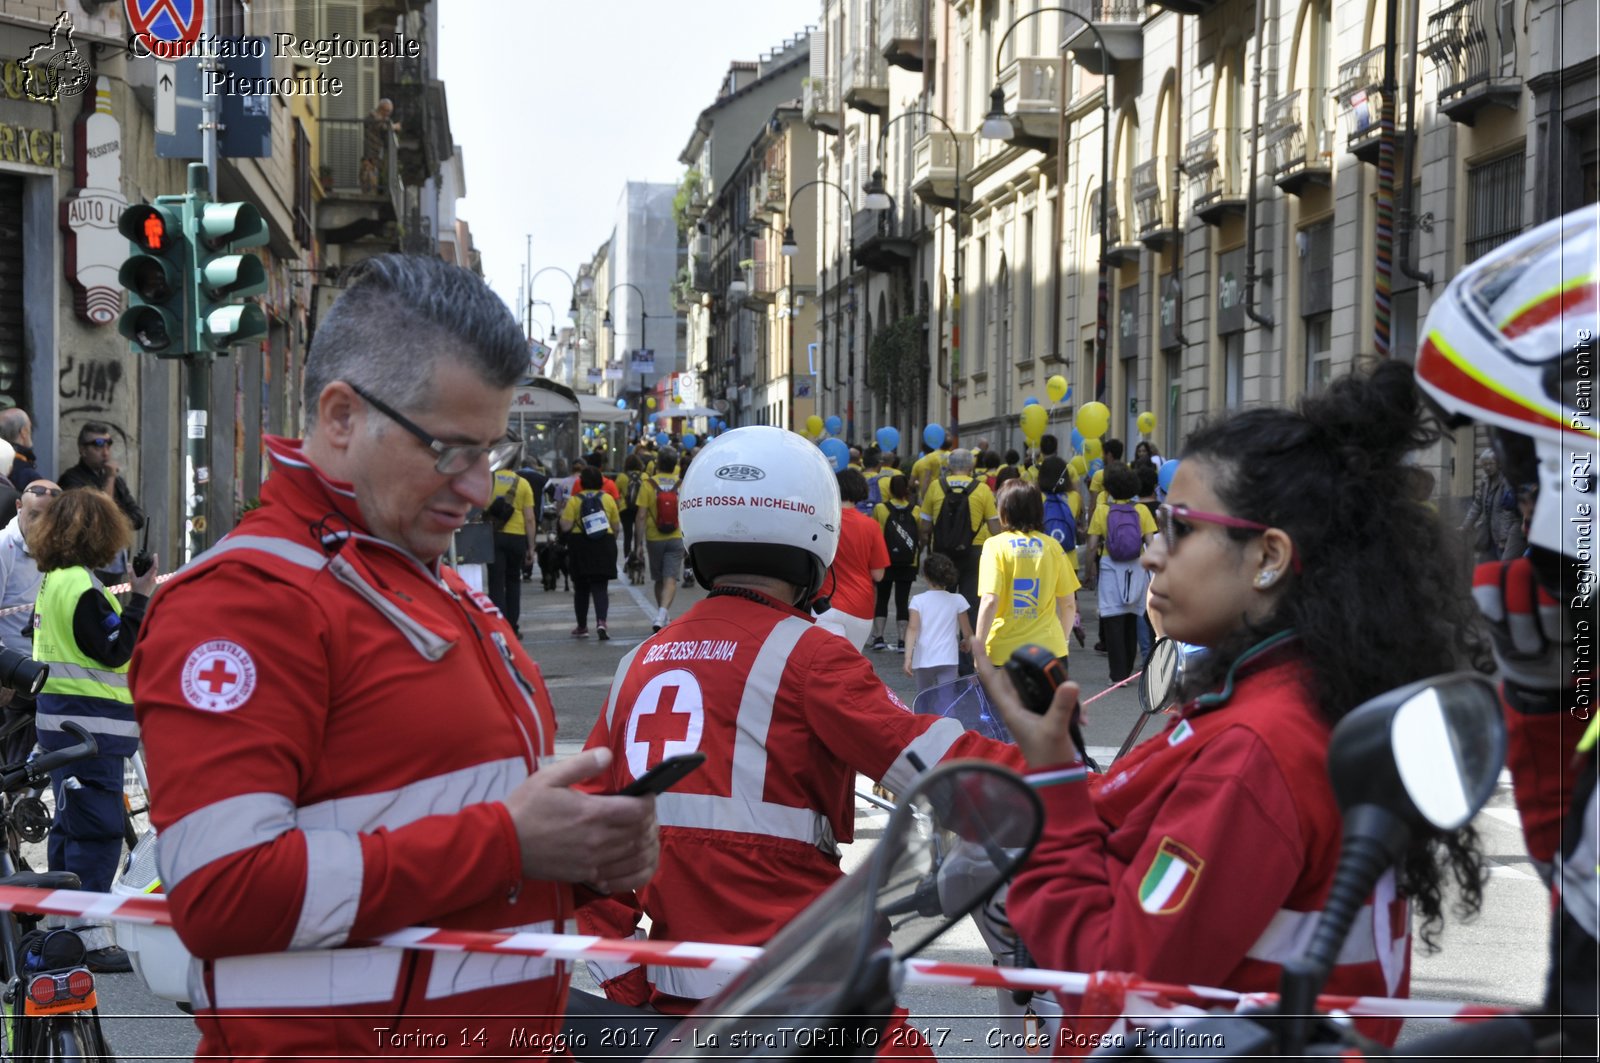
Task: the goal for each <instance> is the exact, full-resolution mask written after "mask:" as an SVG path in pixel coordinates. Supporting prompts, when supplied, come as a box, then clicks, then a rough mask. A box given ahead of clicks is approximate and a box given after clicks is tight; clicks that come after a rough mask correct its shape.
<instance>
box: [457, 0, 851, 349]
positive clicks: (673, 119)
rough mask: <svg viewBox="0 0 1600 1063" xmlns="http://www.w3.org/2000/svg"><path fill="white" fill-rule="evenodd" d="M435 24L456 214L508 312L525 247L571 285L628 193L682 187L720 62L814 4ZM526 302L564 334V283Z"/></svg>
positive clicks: (786, 1) (582, 12)
mask: <svg viewBox="0 0 1600 1063" xmlns="http://www.w3.org/2000/svg"><path fill="white" fill-rule="evenodd" d="M439 11H440V14H439V76H440V77H441V78H442V79H443V80H444V82H445V92H446V99H447V102H448V104H449V107H450V132H451V135H452V136H453V137H454V138H455V141H456V143H457V144H458V145H460V147H461V152H462V157H463V159H464V161H465V173H466V181H467V195H466V197H465V198H464V199H462V200H461V201H460V202H459V203H457V205H456V211H457V214H458V215H459V216H460V217H462V218H465V219H466V220H467V221H468V222H469V223H470V224H471V226H472V239H473V242H474V243H475V244H476V245H477V247H478V249H479V251H480V252H482V254H483V271H484V275H485V277H487V278H488V280H489V282H490V284H491V285H492V286H493V288H494V290H495V292H496V293H497V294H499V295H500V296H501V297H502V298H504V299H505V300H506V302H508V303H511V304H515V303H516V301H517V291H518V286H519V283H520V273H521V270H522V267H523V264H524V263H525V262H526V261H527V260H528V258H529V249H528V237H529V236H530V235H531V236H532V237H533V247H532V254H531V258H532V262H533V268H534V270H535V271H537V270H539V269H540V268H541V267H544V266H560V267H561V268H562V269H564V270H566V271H567V272H568V273H573V274H576V272H577V269H578V265H579V264H580V263H582V262H587V261H588V260H589V259H590V257H591V256H593V254H594V252H595V249H596V248H598V247H599V246H600V245H601V244H602V243H604V242H606V241H607V240H608V239H609V238H610V235H611V230H612V227H613V225H614V224H615V222H614V219H615V216H616V209H617V202H618V200H619V199H620V197H621V195H622V190H623V186H624V185H625V184H626V183H627V182H628V181H658V182H659V181H667V182H672V183H673V184H676V183H677V182H678V180H679V178H680V177H681V176H682V174H683V169H684V167H683V164H682V163H680V162H679V161H678V155H679V153H680V152H682V151H683V149H684V146H685V145H686V144H688V142H689V137H690V135H691V134H692V133H693V131H694V122H695V119H696V118H697V117H698V116H699V114H700V112H701V111H703V110H704V109H705V108H707V107H709V106H710V105H711V104H712V103H713V102H715V100H716V94H717V89H718V87H719V86H720V85H721V84H722V79H723V77H724V75H725V74H726V73H727V71H728V64H729V63H731V62H734V61H738V60H744V61H750V62H754V61H755V60H756V59H757V58H758V57H759V56H760V55H762V54H764V53H767V52H770V51H772V50H774V49H775V48H777V47H778V46H779V45H780V44H782V43H783V42H784V41H785V40H786V39H788V38H790V37H793V36H795V35H796V34H799V33H801V32H802V31H804V30H805V28H806V27H807V26H808V25H814V24H815V23H816V22H817V20H818V16H819V15H820V13H821V11H822V4H821V0H688V2H687V3H664V2H662V0H442V2H441V3H440V4H439ZM499 42H503V45H502V46H499V47H497V46H496V44H497V43H499ZM533 296H534V298H535V299H542V300H545V301H548V302H551V303H554V304H555V305H556V306H557V307H558V308H560V310H561V313H560V315H559V317H560V319H561V320H562V321H563V322H564V321H565V320H566V312H565V308H566V306H567V304H568V302H569V300H570V298H571V296H570V291H569V288H568V285H567V282H566V278H564V277H562V276H561V275H560V274H559V273H556V272H554V271H551V272H549V273H546V274H544V275H543V276H542V277H540V278H539V281H538V283H537V284H536V285H535V286H534V291H533ZM534 313H535V316H536V319H538V320H541V321H542V320H546V317H545V312H544V310H543V308H536V309H535V311H534Z"/></svg>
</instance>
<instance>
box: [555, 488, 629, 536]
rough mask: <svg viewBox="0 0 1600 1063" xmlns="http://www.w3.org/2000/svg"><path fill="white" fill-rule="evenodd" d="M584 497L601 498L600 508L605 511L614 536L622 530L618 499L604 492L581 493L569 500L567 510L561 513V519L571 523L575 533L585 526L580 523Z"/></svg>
mask: <svg viewBox="0 0 1600 1063" xmlns="http://www.w3.org/2000/svg"><path fill="white" fill-rule="evenodd" d="M584 495H599V496H600V508H601V509H603V510H605V513H606V520H607V521H609V522H610V523H611V534H612V535H615V534H617V533H618V532H619V531H621V530H622V515H621V514H620V513H618V512H617V501H616V499H614V498H612V497H611V496H610V495H608V494H606V493H605V492H604V491H579V492H578V493H577V494H574V495H572V496H571V497H570V498H568V499H567V508H566V509H564V510H562V511H561V519H562V520H566V521H571V522H572V530H573V531H577V532H581V531H583V525H582V524H580V523H579V522H578V514H579V513H581V512H582V511H583V496H584Z"/></svg>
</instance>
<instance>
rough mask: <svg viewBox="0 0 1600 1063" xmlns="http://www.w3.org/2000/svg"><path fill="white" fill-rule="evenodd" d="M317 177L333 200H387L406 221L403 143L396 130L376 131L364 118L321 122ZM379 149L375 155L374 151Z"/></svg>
mask: <svg viewBox="0 0 1600 1063" xmlns="http://www.w3.org/2000/svg"><path fill="white" fill-rule="evenodd" d="M317 122H318V131H317V147H318V155H319V156H320V158H319V161H318V174H319V176H320V177H321V179H322V188H323V191H324V192H325V193H326V194H328V195H331V196H344V197H350V196H366V197H371V198H373V199H388V200H390V201H391V203H392V204H393V205H394V212H395V217H397V218H399V217H404V216H405V211H404V209H403V203H404V198H403V189H402V187H401V184H400V141H399V138H398V137H396V136H395V133H394V130H392V129H389V130H383V131H373V132H372V134H371V135H370V136H369V130H368V128H367V120H366V119H362V118H319V119H318V120H317ZM373 149H376V153H374V150H373Z"/></svg>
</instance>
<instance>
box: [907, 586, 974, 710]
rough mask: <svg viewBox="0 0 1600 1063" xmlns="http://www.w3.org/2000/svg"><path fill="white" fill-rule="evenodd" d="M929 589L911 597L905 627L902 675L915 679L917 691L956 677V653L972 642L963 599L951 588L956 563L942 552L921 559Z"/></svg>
mask: <svg viewBox="0 0 1600 1063" xmlns="http://www.w3.org/2000/svg"><path fill="white" fill-rule="evenodd" d="M922 578H923V579H925V580H927V582H928V587H929V588H930V589H929V590H925V591H923V592H922V593H921V594H918V595H916V596H915V597H913V598H912V599H911V624H910V626H909V627H907V628H906V663H905V672H906V675H908V676H912V677H913V678H915V679H916V681H917V693H918V694H920V693H922V692H923V691H924V690H927V689H929V688H930V687H936V686H940V685H942V684H945V683H954V682H955V681H956V665H957V662H958V660H959V657H960V654H961V653H964V652H966V651H967V648H968V647H969V646H971V645H972V622H971V621H970V620H968V619H967V600H966V599H965V598H963V597H962V596H961V595H959V594H956V593H955V592H954V591H953V590H952V589H951V588H953V587H954V586H955V585H956V581H957V579H958V578H959V577H958V574H957V572H956V564H955V562H954V561H951V560H950V559H949V558H948V557H946V556H944V555H943V554H929V555H928V559H927V560H926V561H924V562H923V563H922Z"/></svg>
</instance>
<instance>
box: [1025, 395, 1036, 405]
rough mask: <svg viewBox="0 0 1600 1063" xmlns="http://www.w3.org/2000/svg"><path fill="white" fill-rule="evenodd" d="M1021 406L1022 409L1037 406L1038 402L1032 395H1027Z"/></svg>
mask: <svg viewBox="0 0 1600 1063" xmlns="http://www.w3.org/2000/svg"><path fill="white" fill-rule="evenodd" d="M1022 405H1023V406H1024V407H1028V406H1037V405H1039V400H1038V399H1036V398H1034V397H1033V396H1032V395H1029V396H1028V397H1027V398H1025V399H1023V400H1022Z"/></svg>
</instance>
